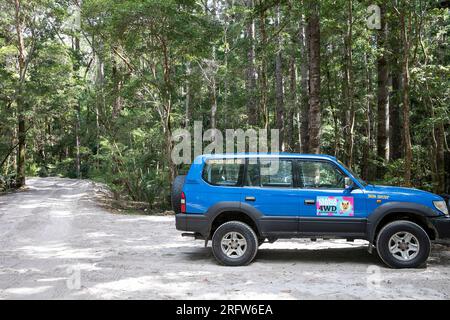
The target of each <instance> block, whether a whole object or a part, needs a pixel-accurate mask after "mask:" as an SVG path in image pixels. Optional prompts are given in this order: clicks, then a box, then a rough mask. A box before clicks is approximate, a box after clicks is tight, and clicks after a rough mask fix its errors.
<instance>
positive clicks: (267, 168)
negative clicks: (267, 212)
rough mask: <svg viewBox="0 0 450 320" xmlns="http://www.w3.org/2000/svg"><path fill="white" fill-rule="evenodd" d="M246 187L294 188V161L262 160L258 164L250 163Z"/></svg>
mask: <svg viewBox="0 0 450 320" xmlns="http://www.w3.org/2000/svg"><path fill="white" fill-rule="evenodd" d="M245 185H246V186H253V187H272V188H292V187H293V169H292V160H286V159H269V160H265V159H260V160H259V161H258V163H251V162H249V163H248V165H247V174H246V176H245Z"/></svg>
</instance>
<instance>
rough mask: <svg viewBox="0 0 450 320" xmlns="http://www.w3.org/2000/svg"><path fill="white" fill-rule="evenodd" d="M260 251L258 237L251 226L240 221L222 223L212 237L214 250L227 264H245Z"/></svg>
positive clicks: (219, 258)
mask: <svg viewBox="0 0 450 320" xmlns="http://www.w3.org/2000/svg"><path fill="white" fill-rule="evenodd" d="M257 251H258V237H257V236H256V234H255V232H254V231H253V229H252V228H251V227H249V226H248V225H247V224H245V223H243V222H240V221H229V222H225V223H224V224H222V225H220V226H219V227H218V228H217V229H216V231H215V232H214V235H213V237H212V252H213V255H214V257H215V258H216V260H217V261H218V262H219V263H220V264H223V265H226V266H244V265H247V264H249V263H250V262H252V260H253V259H254V258H255V256H256V252H257Z"/></svg>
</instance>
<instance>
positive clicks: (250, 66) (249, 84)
mask: <svg viewBox="0 0 450 320" xmlns="http://www.w3.org/2000/svg"><path fill="white" fill-rule="evenodd" d="M245 5H246V7H247V10H248V11H250V12H251V14H250V17H252V16H253V14H252V10H253V6H254V3H253V0H246V1H245ZM245 33H246V38H247V46H248V49H247V70H246V81H245V89H246V95H247V112H248V124H249V125H252V126H254V125H257V122H258V117H257V112H256V69H255V21H254V19H253V18H250V19H249V22H248V24H247V27H246V32H245Z"/></svg>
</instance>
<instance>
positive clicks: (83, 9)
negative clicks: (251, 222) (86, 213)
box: [0, 0, 450, 211]
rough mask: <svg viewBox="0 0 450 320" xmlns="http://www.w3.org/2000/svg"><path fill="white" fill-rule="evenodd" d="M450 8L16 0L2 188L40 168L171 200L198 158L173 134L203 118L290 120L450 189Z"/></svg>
mask: <svg viewBox="0 0 450 320" xmlns="http://www.w3.org/2000/svg"><path fill="white" fill-rule="evenodd" d="M371 5H377V6H378V7H374V6H371ZM449 7H450V2H449V1H437V0H412V1H409V0H399V1H394V0H389V1H355V0H333V1H331V0H325V1H314V0H295V1H294V0H265V1H263V0H233V1H232V0H222V1H220V0H124V1H116V0H27V1H25V0H5V1H2V2H0V189H3V190H4V189H8V188H20V187H21V186H23V185H24V184H25V183H26V181H25V177H26V176H41V177H45V176H53V175H59V176H64V177H70V178H90V179H93V180H95V181H99V182H103V183H106V184H107V185H108V186H109V187H110V188H111V190H112V192H113V197H114V198H115V199H117V200H120V201H131V202H134V203H140V204H143V208H140V209H147V210H149V211H152V210H161V209H167V208H168V207H169V203H170V201H169V198H170V195H169V190H170V184H171V181H172V179H173V178H174V176H175V175H176V174H177V173H178V172H179V171H180V170H181V171H182V170H184V169H185V168H180V167H177V166H175V165H173V164H172V162H171V161H170V152H171V149H172V146H173V144H174V142H173V141H171V135H172V132H173V131H174V130H175V129H176V128H187V129H189V130H191V129H192V128H193V124H194V121H202V124H203V127H204V128H217V129H219V130H224V129H227V128H242V129H244V130H245V129H248V128H269V129H270V128H272V129H274V128H278V129H280V130H281V131H280V146H282V149H283V150H284V151H288V152H302V153H325V154H330V155H335V156H337V157H338V158H339V159H340V160H342V161H343V162H344V163H345V164H346V165H347V166H349V167H351V168H352V169H354V170H355V171H356V172H358V173H359V174H360V175H361V176H362V177H363V178H364V179H366V180H368V181H372V182H379V183H385V184H393V185H406V186H415V187H418V188H421V189H425V190H430V191H433V192H436V193H439V194H442V193H450V150H449V146H448V139H449V138H450V130H449V128H450V101H449V99H450V98H449V97H450V44H449V32H450V15H449ZM370 8H372V9H370ZM377 8H378V9H379V11H377ZM378 12H379V14H380V15H379V16H380V17H381V20H377V19H376V17H377V13H378ZM374 15H375V16H374ZM208 143H209V142H205V145H206V144H208Z"/></svg>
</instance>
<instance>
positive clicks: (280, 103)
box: [275, 4, 285, 151]
mask: <svg viewBox="0 0 450 320" xmlns="http://www.w3.org/2000/svg"><path fill="white" fill-rule="evenodd" d="M280 20H281V12H280V5H279V4H278V5H277V8H276V22H275V26H276V27H277V28H279V27H280ZM276 41H277V53H276V56H275V98H276V127H277V129H279V130H280V146H281V150H282V151H284V150H285V136H284V134H285V132H284V116H285V110H284V108H285V106H284V90H283V89H284V88H283V66H282V56H281V51H282V45H281V37H280V35H278V36H277V40H276Z"/></svg>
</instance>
